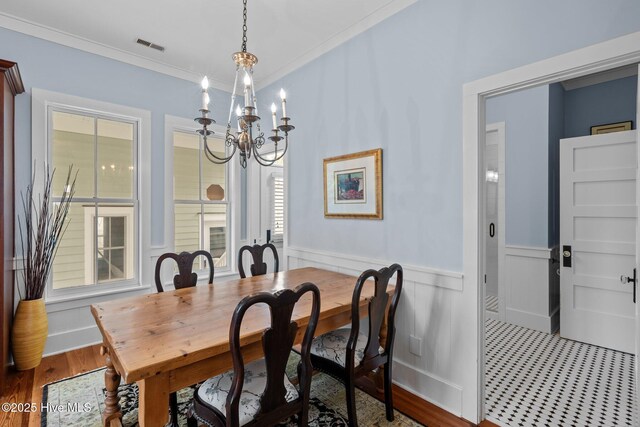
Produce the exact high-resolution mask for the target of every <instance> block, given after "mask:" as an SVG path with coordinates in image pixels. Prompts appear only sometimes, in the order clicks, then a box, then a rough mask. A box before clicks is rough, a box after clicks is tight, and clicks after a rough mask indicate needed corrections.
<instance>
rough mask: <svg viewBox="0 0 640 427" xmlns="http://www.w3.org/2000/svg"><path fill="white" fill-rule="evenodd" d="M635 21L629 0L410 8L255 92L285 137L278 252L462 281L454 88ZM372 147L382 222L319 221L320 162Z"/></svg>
mask: <svg viewBox="0 0 640 427" xmlns="http://www.w3.org/2000/svg"><path fill="white" fill-rule="evenodd" d="M638 16H640V2H638V1H633V0H626V1H622V0H616V1H607V2H603V1H600V0H588V1H583V0H571V1H563V2H557V1H552V0H544V1H536V2H514V1H508V0H491V1H483V2H469V1H463V0H452V1H436V0H420V1H418V2H417V3H416V4H414V5H412V6H410V7H408V8H407V9H405V10H403V11H401V12H399V13H397V14H396V15H394V16H392V17H391V18H389V19H387V20H385V21H383V22H381V23H380V24H378V25H376V26H375V27H373V28H371V29H370V30H368V31H366V32H365V33H363V34H361V35H359V36H357V37H355V38H353V39H351V40H349V41H347V42H346V43H344V44H343V45H341V46H339V47H337V48H336V49H333V50H332V51H330V52H328V53H326V54H325V55H323V56H321V57H319V58H318V59H316V60H314V61H313V62H311V63H309V64H307V65H306V66H303V67H301V68H299V69H298V70H296V71H294V72H292V73H290V74H289V75H287V76H286V77H285V78H283V79H281V80H280V81H277V82H275V83H274V84H272V85H270V86H268V87H267V88H265V89H263V90H262V91H261V94H260V99H265V100H266V99H272V97H273V96H274V95H275V94H276V93H277V90H278V89H279V88H280V86H284V87H285V89H287V90H288V94H289V99H288V111H289V112H290V115H291V116H292V117H293V124H294V125H295V126H296V130H295V132H294V133H293V134H292V142H291V145H290V153H289V162H288V165H289V172H288V174H289V177H290V180H289V191H290V192H289V199H288V200H289V218H290V221H289V225H290V227H289V243H290V244H291V245H292V246H295V247H302V248H310V249H317V250H325V251H330V252H337V253H346V254H353V255H359V256H364V257H372V258H375V259H383V260H389V261H399V262H404V263H408V264H414V265H419V266H432V267H437V268H443V269H448V270H456V271H460V270H462V85H463V84H464V83H465V82H469V81H473V80H476V79H478V78H480V77H484V76H487V75H490V74H494V73H497V72H500V71H504V70H507V69H511V68H514V67H517V66H521V65H525V64H528V63H531V62H534V61H538V60H541V59H544V58H548V57H551V56H554V55H558V54H561V53H565V52H568V51H571V50H574V49H577V48H580V47H585V46H588V45H591V44H594V43H597V42H600V41H604V40H608V39H611V38H614V37H617V36H621V35H624V34H628V33H631V32H635V31H638V30H640V20H638V19H637V18H638ZM264 108H267V105H266V104H265V106H264ZM377 147H382V149H383V168H384V220H382V221H365V220H345V219H325V218H324V215H323V192H322V186H323V182H322V179H323V178H322V159H323V158H325V157H330V156H335V155H340V154H345V153H352V152H357V151H362V150H367V149H371V148H377ZM545 161H546V158H545ZM543 179H544V180H545V181H546V178H544V177H543ZM545 186H546V182H545ZM545 188H546V187H545ZM545 194H546V191H545ZM544 200H545V201H543V202H542V203H544V204H545V205H546V203H547V202H546V200H547V199H546V195H545V198H544ZM546 215H547V214H546V211H545V213H544V218H546ZM545 221H546V219H545ZM546 240H547V231H546V229H545V231H544V233H543V234H542V237H541V244H542V243H546Z"/></svg>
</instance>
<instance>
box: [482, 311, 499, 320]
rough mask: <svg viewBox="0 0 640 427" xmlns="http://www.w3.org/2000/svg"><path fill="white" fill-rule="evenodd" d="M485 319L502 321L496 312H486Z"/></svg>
mask: <svg viewBox="0 0 640 427" xmlns="http://www.w3.org/2000/svg"><path fill="white" fill-rule="evenodd" d="M484 318H485V319H492V320H500V314H499V313H498V312H495V311H489V310H485V311H484Z"/></svg>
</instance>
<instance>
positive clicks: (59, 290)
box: [31, 88, 152, 304]
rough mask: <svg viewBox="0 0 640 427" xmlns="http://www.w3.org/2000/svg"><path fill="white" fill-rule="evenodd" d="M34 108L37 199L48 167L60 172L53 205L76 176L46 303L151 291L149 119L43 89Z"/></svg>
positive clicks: (135, 111)
mask: <svg viewBox="0 0 640 427" xmlns="http://www.w3.org/2000/svg"><path fill="white" fill-rule="evenodd" d="M31 109H32V110H31V156H32V161H33V164H34V165H35V167H36V169H35V172H36V175H35V177H36V181H35V192H36V193H41V192H42V184H43V182H42V176H43V174H42V168H43V164H44V163H45V162H46V163H47V164H48V165H49V166H50V168H51V170H53V169H55V170H56V172H55V176H54V182H53V188H52V196H53V197H52V199H53V203H56V202H58V201H59V200H60V196H61V195H62V191H63V186H64V183H65V180H66V172H67V169H68V167H69V165H73V166H74V170H76V171H77V172H78V177H77V181H76V194H75V196H74V199H73V203H72V204H71V206H70V212H69V215H68V217H67V229H66V232H65V234H64V236H63V237H62V239H61V241H60V243H59V245H58V251H57V254H56V257H55V259H54V262H53V266H52V271H51V275H50V276H49V281H48V283H47V288H46V290H45V295H44V296H45V301H46V302H47V304H50V303H52V304H57V303H63V302H65V301H68V300H77V299H85V298H92V297H93V296H95V295H106V294H115V293H122V292H129V291H133V292H139V291H141V290H142V289H143V288H144V287H145V286H149V285H150V284H151V281H152V277H151V275H152V266H151V257H149V256H141V254H148V253H149V252H150V245H151V238H150V229H151V225H150V221H149V220H148V218H150V217H151V177H150V169H151V168H150V163H151V161H150V159H151V113H150V112H149V111H146V110H141V109H138V108H132V107H127V106H123V105H117V104H112V103H108V102H103V101H96V100H93V99H88V98H81V97H77V96H72V95H67V94H63V93H58V92H51V91H47V90H43V89H38V88H32V90H31ZM140 218H145V219H147V220H145V221H141V220H140Z"/></svg>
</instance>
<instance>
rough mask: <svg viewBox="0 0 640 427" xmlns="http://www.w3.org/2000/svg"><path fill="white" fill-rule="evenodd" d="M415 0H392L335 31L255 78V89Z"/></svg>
mask: <svg viewBox="0 0 640 427" xmlns="http://www.w3.org/2000/svg"><path fill="white" fill-rule="evenodd" d="M416 1H417V0H393V1H391V2H389V3H387V4H386V5H384V6H382V7H381V8H379V9H377V10H376V11H374V12H372V13H370V14H369V15H367V16H365V17H364V18H362V19H361V20H360V21H358V22H357V23H355V24H354V25H352V26H350V27H349V28H347V29H345V30H343V31H341V32H339V33H337V34H336V35H334V36H333V37H331V38H330V39H328V40H327V41H325V42H323V43H321V44H320V45H318V46H316V47H314V48H312V49H311V50H309V51H307V52H306V53H303V54H302V55H300V56H298V57H296V58H294V59H292V60H291V61H289V62H288V63H286V64H285V65H283V66H282V67H280V68H278V69H277V70H276V71H275V72H273V73H271V74H269V75H268V76H266V77H265V78H262V79H260V80H256V89H257V90H260V89H264V88H265V87H267V86H269V85H270V84H272V83H274V82H276V81H277V80H279V79H281V78H282V77H284V76H286V75H287V74H289V73H291V72H292V71H295V70H296V69H298V68H300V67H302V66H303V65H305V64H308V63H309V62H311V61H313V60H314V59H316V58H318V57H320V56H322V55H324V54H325V53H327V52H329V51H330V50H332V49H334V48H336V47H338V46H339V45H341V44H342V43H344V42H346V41H347V40H349V39H351V38H353V37H355V36H357V35H358V34H360V33H363V32H365V31H366V30H368V29H369V28H371V27H373V26H374V25H376V24H378V23H380V22H382V21H384V20H385V19H387V18H389V17H390V16H392V15H395V14H396V13H398V12H400V11H401V10H403V9H405V8H406V7H408V6H411V5H412V4H414V3H415V2H416Z"/></svg>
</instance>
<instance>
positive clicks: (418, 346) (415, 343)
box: [409, 335, 422, 357]
mask: <svg viewBox="0 0 640 427" xmlns="http://www.w3.org/2000/svg"><path fill="white" fill-rule="evenodd" d="M409 352H411V353H412V354H415V355H416V356H419V357H422V338H418V337H416V336H413V335H409Z"/></svg>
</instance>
